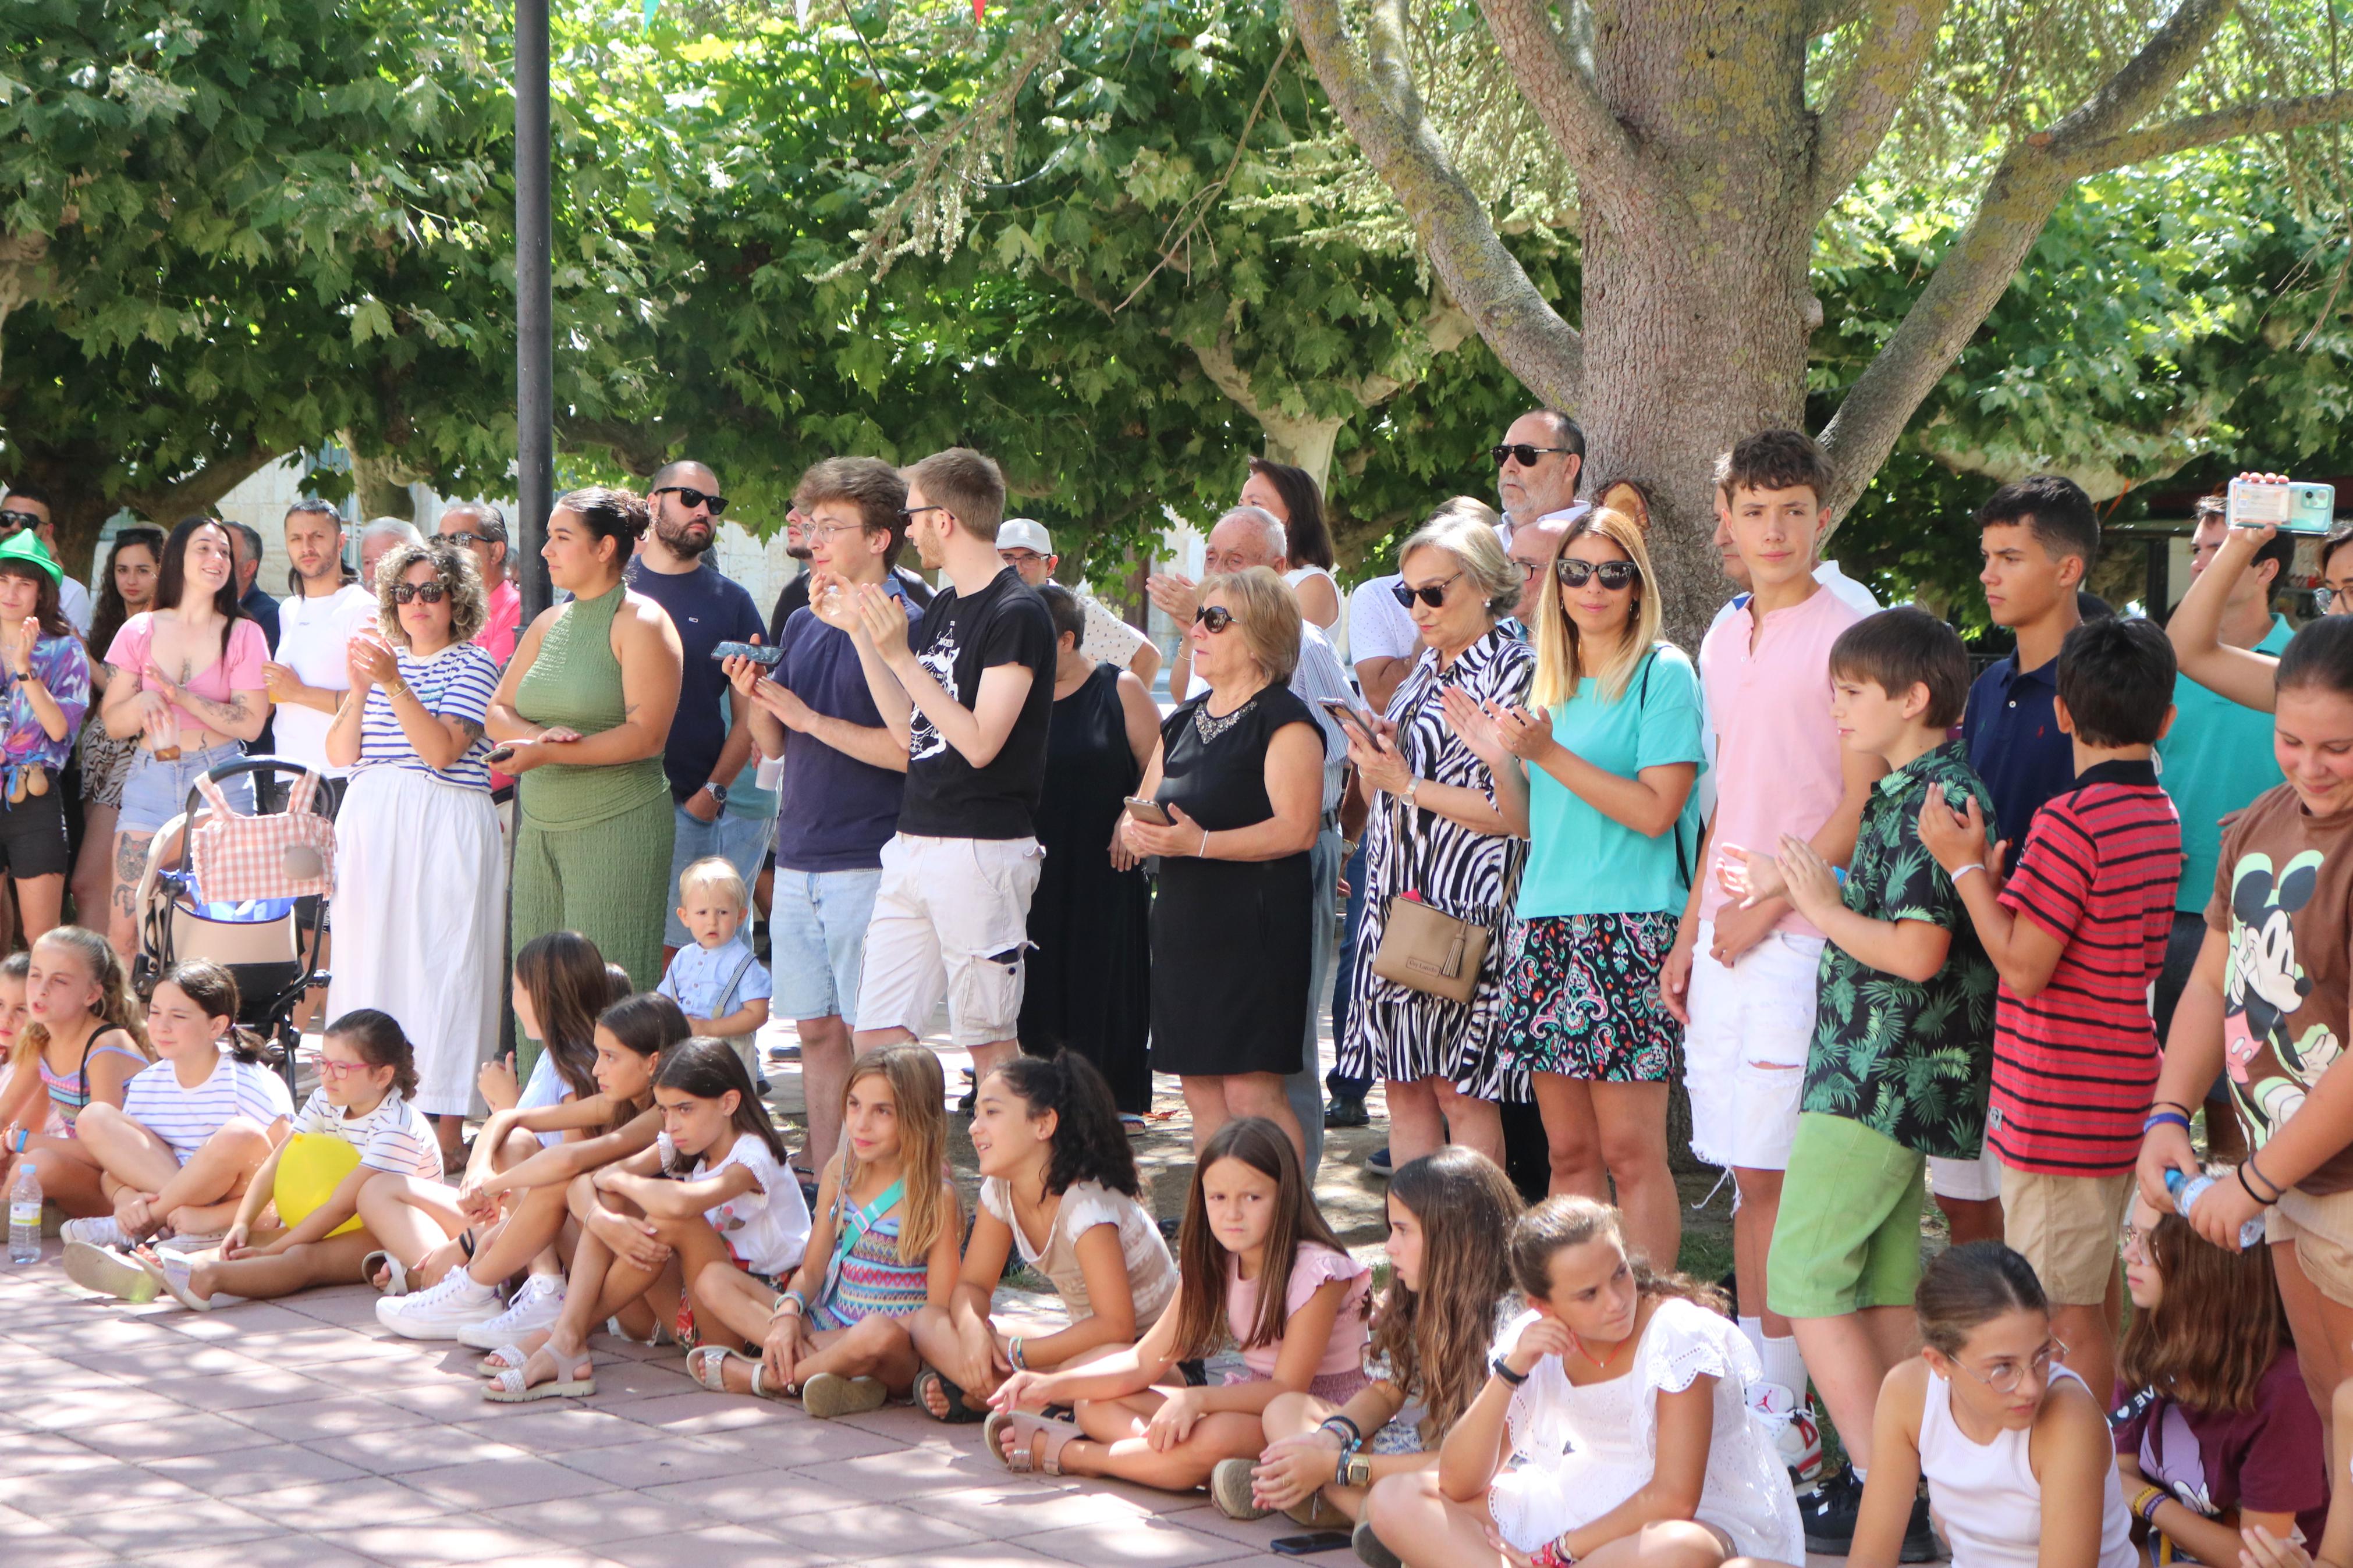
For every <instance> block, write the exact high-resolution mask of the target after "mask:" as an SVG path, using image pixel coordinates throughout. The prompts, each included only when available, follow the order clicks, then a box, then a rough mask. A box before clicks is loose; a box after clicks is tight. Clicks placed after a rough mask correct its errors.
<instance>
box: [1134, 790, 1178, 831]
mask: <svg viewBox="0 0 2353 1568" xmlns="http://www.w3.org/2000/svg"><path fill="white" fill-rule="evenodd" d="M1127 815H1128V816H1132V817H1134V818H1135V820H1136V821H1138V822H1148V823H1150V824H1152V826H1155V827H1174V826H1176V818H1175V817H1173V816H1169V815H1168V808H1167V807H1166V806H1165V805H1161V804H1160V803H1159V802H1158V801H1156V800H1146V799H1145V797H1144V796H1142V795H1129V796H1128V797H1127Z"/></svg>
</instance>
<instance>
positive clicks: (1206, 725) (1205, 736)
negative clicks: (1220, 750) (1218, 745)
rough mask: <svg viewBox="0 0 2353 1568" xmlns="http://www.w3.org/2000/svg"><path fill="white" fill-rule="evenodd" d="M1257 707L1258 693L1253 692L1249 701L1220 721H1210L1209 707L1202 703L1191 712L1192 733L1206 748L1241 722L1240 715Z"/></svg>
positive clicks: (1205, 702)
mask: <svg viewBox="0 0 2353 1568" xmlns="http://www.w3.org/2000/svg"><path fill="white" fill-rule="evenodd" d="M1257 706H1258V693H1257V692H1255V691H1253V692H1251V693H1250V699H1249V700H1247V701H1245V702H1244V703H1243V704H1242V705H1241V706H1240V707H1239V708H1237V709H1235V710H1233V711H1232V712H1230V713H1229V714H1227V715H1226V716H1225V717H1224V718H1222V719H1212V718H1211V717H1209V705H1208V702H1207V701H1204V702H1203V703H1202V704H1201V705H1200V706H1199V707H1198V708H1196V709H1194V710H1193V732H1194V733H1195V734H1197V735H1198V736H1200V737H1201V744H1203V745H1205V746H1206V745H1208V743H1209V742H1212V741H1214V740H1216V739H1217V738H1218V737H1219V736H1220V735H1222V734H1224V733H1225V732H1226V731H1229V730H1230V729H1232V728H1233V727H1234V726H1235V725H1237V724H1239V723H1240V722H1241V721H1242V715H1243V714H1245V713H1247V712H1249V711H1250V710H1251V709H1253V708H1255V707H1257Z"/></svg>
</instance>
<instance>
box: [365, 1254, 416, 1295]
mask: <svg viewBox="0 0 2353 1568" xmlns="http://www.w3.org/2000/svg"><path fill="white" fill-rule="evenodd" d="M379 1263H381V1264H383V1265H384V1268H385V1282H384V1285H383V1287H382V1289H383V1293H384V1294H385V1295H387V1296H406V1295H407V1294H408V1270H407V1268H405V1267H403V1266H402V1264H401V1261H400V1259H399V1258H395V1257H394V1256H393V1255H392V1254H391V1253H389V1252H382V1251H378V1252H371V1253H369V1254H368V1255H367V1256H366V1257H365V1258H361V1259H360V1278H361V1279H364V1280H366V1281H367V1282H368V1283H369V1284H371V1285H374V1284H375V1266H376V1265H377V1264H379Z"/></svg>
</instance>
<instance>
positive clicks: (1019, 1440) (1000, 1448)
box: [980, 1410, 1086, 1476]
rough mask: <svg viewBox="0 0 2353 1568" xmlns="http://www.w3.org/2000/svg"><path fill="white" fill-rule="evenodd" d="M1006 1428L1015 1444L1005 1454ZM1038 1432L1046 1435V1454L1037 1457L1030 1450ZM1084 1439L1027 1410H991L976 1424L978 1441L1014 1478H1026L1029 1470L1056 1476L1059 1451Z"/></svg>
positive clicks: (1069, 1425) (1059, 1465)
mask: <svg viewBox="0 0 2353 1568" xmlns="http://www.w3.org/2000/svg"><path fill="white" fill-rule="evenodd" d="M1008 1427H1010V1428H1011V1429H1012V1432H1013V1436H1014V1440H1015V1443H1016V1445H1017V1446H1016V1447H1014V1448H1013V1449H1012V1450H1011V1451H1010V1452H1008V1451H1007V1449H1006V1447H1005V1443H1004V1435H1005V1432H1006V1430H1007V1428H1008ZM1041 1432H1042V1433H1044V1434H1045V1435H1046V1451H1045V1452H1044V1453H1043V1454H1038V1453H1035V1452H1034V1447H1035V1444H1036V1441H1037V1437H1038V1435H1039V1433H1041ZM1083 1436H1086V1434H1085V1433H1083V1432H1082V1431H1080V1430H1079V1429H1078V1427H1077V1426H1075V1425H1073V1424H1072V1423H1071V1422H1068V1421H1056V1420H1054V1419H1052V1418H1051V1417H1050V1416H1045V1415H1038V1414H1036V1413H1035V1412H1034V1411H1029V1410H998V1411H994V1412H992V1413H991V1414H990V1415H989V1417H988V1419H987V1420H986V1421H984V1422H982V1423H981V1424H980V1438H981V1441H982V1442H984V1443H987V1445H988V1451H989V1452H990V1453H992V1454H994V1455H996V1456H997V1462H998V1463H999V1464H1001V1465H1003V1466H1004V1467H1005V1468H1007V1469H1008V1470H1011V1471H1012V1472H1013V1473H1014V1474H1015V1475H1017V1476H1026V1475H1028V1474H1029V1472H1030V1471H1031V1470H1033V1469H1037V1470H1042V1471H1044V1472H1045V1473H1046V1474H1047V1475H1050V1476H1059V1475H1060V1474H1061V1473H1062V1450H1063V1449H1064V1448H1067V1447H1070V1446H1071V1439H1072V1438H1073V1437H1083Z"/></svg>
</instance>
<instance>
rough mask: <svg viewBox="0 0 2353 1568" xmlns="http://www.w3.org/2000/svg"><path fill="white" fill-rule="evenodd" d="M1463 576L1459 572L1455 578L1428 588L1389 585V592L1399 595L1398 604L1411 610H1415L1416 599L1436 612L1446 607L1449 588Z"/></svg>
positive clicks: (1398, 584)
mask: <svg viewBox="0 0 2353 1568" xmlns="http://www.w3.org/2000/svg"><path fill="white" fill-rule="evenodd" d="M1461 575H1462V574H1461V573H1460V572H1457V573H1456V574H1454V576H1453V577H1449V578H1446V579H1444V580H1443V581H1441V582H1437V583H1432V584H1430V586H1428V587H1426V588H1415V587H1411V586H1409V585H1408V584H1403V583H1394V584H1390V585H1389V592H1390V593H1392V594H1395V595H1397V602H1398V604H1400V605H1404V606H1405V607H1406V608H1407V609H1409V610H1410V609H1412V608H1413V602H1414V601H1415V600H1416V599H1419V600H1420V601H1421V602H1422V603H1423V604H1425V605H1429V606H1430V608H1431V609H1433V610H1435V609H1439V608H1440V607H1442V606H1443V605H1445V603H1446V590H1447V588H1448V587H1449V586H1451V584H1453V583H1454V581H1455V579H1456V578H1459V577H1461Z"/></svg>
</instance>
